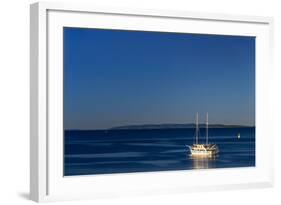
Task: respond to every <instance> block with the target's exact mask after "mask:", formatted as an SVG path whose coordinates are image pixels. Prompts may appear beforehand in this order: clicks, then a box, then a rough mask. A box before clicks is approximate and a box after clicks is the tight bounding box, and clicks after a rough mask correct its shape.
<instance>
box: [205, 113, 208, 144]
mask: <svg viewBox="0 0 281 205" xmlns="http://www.w3.org/2000/svg"><path fill="white" fill-rule="evenodd" d="M208 120H209V119H208V113H207V115H206V144H208V137H209V136H208V135H209V133H208V128H209V122H208Z"/></svg>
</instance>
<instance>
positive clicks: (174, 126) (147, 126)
mask: <svg viewBox="0 0 281 205" xmlns="http://www.w3.org/2000/svg"><path fill="white" fill-rule="evenodd" d="M195 127H196V124H195V123H189V124H144V125H124V126H118V127H112V128H110V129H109V130H143V129H179V128H195ZM205 127H206V124H199V128H205ZM239 127H254V126H247V125H224V124H209V128H239Z"/></svg>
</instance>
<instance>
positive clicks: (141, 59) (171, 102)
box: [63, 27, 256, 176]
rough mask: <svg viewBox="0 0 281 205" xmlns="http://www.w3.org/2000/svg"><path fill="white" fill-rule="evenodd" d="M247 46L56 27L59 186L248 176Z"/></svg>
mask: <svg viewBox="0 0 281 205" xmlns="http://www.w3.org/2000/svg"><path fill="white" fill-rule="evenodd" d="M255 55H256V37H255V36H245V35H244V36H238V35H237V36H236V35H216V34H201V33H179V32H166V31H165V32H162V31H161V32H160V31H141V30H121V29H102V28H80V27H63V136H64V137H63V146H64V148H63V150H64V154H63V167H64V168H63V172H64V173H63V174H64V176H79V175H100V174H118V173H138V172H157V171H183V170H190V171H196V170H202V169H222V168H242V167H255V166H256V137H255V117H256V113H255V107H256V106H255V87H256V86H255V82H256V80H255V67H256V65H255V62H256V59H255V58H256V56H255Z"/></svg>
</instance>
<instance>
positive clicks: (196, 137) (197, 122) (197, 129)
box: [196, 112, 198, 144]
mask: <svg viewBox="0 0 281 205" xmlns="http://www.w3.org/2000/svg"><path fill="white" fill-rule="evenodd" d="M196 144H198V112H197V113H196Z"/></svg>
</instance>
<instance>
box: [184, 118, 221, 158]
mask: <svg viewBox="0 0 281 205" xmlns="http://www.w3.org/2000/svg"><path fill="white" fill-rule="evenodd" d="M198 117H199V116H198V113H196V132H195V144H193V145H192V146H189V145H187V147H188V148H189V150H190V153H191V156H192V157H213V156H215V155H217V154H218V153H219V149H218V147H217V145H216V144H210V143H209V141H208V140H209V139H208V138H209V136H208V135H209V122H208V113H207V115H206V143H203V144H200V143H199V141H198V138H199V122H198Z"/></svg>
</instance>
